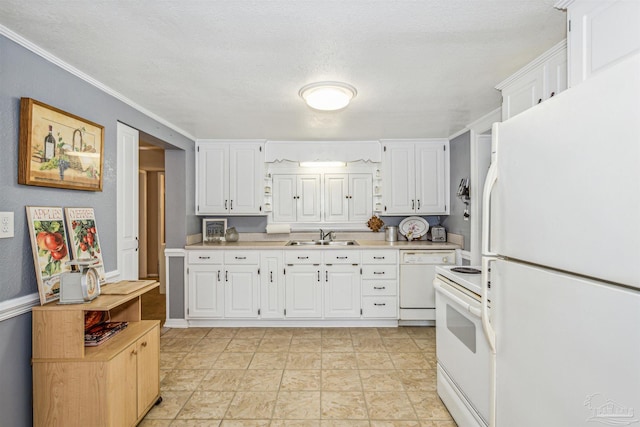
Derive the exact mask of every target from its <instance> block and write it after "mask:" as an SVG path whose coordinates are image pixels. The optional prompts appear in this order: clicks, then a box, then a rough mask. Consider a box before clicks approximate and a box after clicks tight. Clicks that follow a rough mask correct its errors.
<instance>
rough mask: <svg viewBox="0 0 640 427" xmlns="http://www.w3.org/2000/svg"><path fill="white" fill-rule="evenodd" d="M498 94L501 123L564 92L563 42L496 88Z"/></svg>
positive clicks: (565, 82)
mask: <svg viewBox="0 0 640 427" xmlns="http://www.w3.org/2000/svg"><path fill="white" fill-rule="evenodd" d="M496 89H499V90H501V91H502V120H507V119H509V118H511V117H513V116H515V115H516V114H520V113H521V112H523V111H525V110H528V109H529V108H531V107H533V106H535V105H537V104H540V103H541V102H544V101H545V100H547V99H549V98H551V97H553V96H555V95H557V94H558V93H560V92H562V91H563V90H565V89H567V49H566V40H563V41H562V42H560V43H558V44H557V45H555V46H554V47H553V48H551V49H549V50H548V51H547V52H545V53H544V54H542V55H541V56H539V57H538V58H536V59H535V60H534V61H532V62H531V63H529V64H528V65H527V66H525V67H524V68H522V69H521V70H519V71H518V72H517V73H515V74H514V75H512V76H510V77H509V78H507V79H506V80H504V81H503V82H502V83H500V84H499V85H497V86H496Z"/></svg>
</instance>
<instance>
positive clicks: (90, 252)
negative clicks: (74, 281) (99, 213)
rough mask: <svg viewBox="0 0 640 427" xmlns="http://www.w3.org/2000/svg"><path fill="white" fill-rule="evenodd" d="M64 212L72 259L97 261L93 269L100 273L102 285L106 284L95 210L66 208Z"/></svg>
mask: <svg viewBox="0 0 640 427" xmlns="http://www.w3.org/2000/svg"><path fill="white" fill-rule="evenodd" d="M64 211H65V214H66V217H67V228H68V229H69V242H70V243H71V257H72V258H73V259H75V260H79V261H91V260H93V261H97V264H96V265H93V266H92V268H94V269H95V270H96V271H97V272H98V277H99V279H100V283H104V282H105V272H104V263H103V261H102V251H101V250H100V242H99V241H98V230H97V229H96V216H95V212H94V210H93V208H65V209H64Z"/></svg>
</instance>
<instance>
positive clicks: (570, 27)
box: [569, 19, 571, 32]
mask: <svg viewBox="0 0 640 427" xmlns="http://www.w3.org/2000/svg"><path fill="white" fill-rule="evenodd" d="M569 32H571V19H569Z"/></svg>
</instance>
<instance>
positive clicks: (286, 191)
mask: <svg viewBox="0 0 640 427" xmlns="http://www.w3.org/2000/svg"><path fill="white" fill-rule="evenodd" d="M296 185H297V179H296V175H273V222H288V223H291V222H295V221H296V217H297V215H296V206H297V199H296V198H297V197H298V196H297V189H296Z"/></svg>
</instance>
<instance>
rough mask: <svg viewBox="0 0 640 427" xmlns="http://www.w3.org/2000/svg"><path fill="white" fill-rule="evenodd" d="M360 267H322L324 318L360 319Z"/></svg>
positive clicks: (335, 265)
mask: <svg viewBox="0 0 640 427" xmlns="http://www.w3.org/2000/svg"><path fill="white" fill-rule="evenodd" d="M360 271H361V270H360V266H359V265H358V264H355V265H353V264H327V265H325V267H324V280H325V286H324V317H326V318H353V317H356V318H357V317H360V308H361V307H360Z"/></svg>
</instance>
